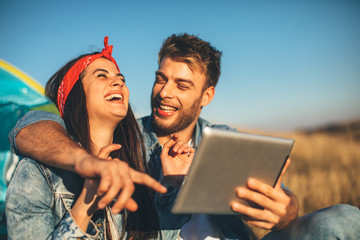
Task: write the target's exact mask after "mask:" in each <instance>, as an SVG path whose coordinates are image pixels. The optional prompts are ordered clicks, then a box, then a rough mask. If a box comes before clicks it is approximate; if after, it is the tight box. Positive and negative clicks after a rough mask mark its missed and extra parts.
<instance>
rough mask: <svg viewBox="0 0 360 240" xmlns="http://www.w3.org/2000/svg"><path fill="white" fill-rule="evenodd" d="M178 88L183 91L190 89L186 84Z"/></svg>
mask: <svg viewBox="0 0 360 240" xmlns="http://www.w3.org/2000/svg"><path fill="white" fill-rule="evenodd" d="M178 87H179V88H180V89H183V90H185V89H188V88H189V87H188V86H187V85H185V84H178Z"/></svg>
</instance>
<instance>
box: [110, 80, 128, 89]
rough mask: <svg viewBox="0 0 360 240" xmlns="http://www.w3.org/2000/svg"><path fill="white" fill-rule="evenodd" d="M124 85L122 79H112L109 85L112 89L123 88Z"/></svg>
mask: <svg viewBox="0 0 360 240" xmlns="http://www.w3.org/2000/svg"><path fill="white" fill-rule="evenodd" d="M124 84H125V83H124V81H123V80H122V79H119V78H116V79H113V80H112V81H111V83H110V85H111V86H112V87H117V86H120V87H122V86H124Z"/></svg>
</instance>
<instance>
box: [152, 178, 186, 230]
mask: <svg viewBox="0 0 360 240" xmlns="http://www.w3.org/2000/svg"><path fill="white" fill-rule="evenodd" d="M162 184H163V185H164V186H165V187H166V188H167V192H166V193H164V194H159V193H155V208H156V211H157V212H158V214H159V222H160V227H161V229H162V230H178V229H181V227H182V226H183V225H184V224H185V223H186V222H187V221H188V220H189V219H190V217H191V215H190V214H173V213H172V208H173V206H174V203H175V200H176V197H177V195H178V193H179V188H177V187H174V186H171V185H169V184H166V183H162Z"/></svg>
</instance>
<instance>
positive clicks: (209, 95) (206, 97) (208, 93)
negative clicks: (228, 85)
mask: <svg viewBox="0 0 360 240" xmlns="http://www.w3.org/2000/svg"><path fill="white" fill-rule="evenodd" d="M214 96H215V87H214V86H210V87H208V88H207V89H205V90H204V92H203V94H202V99H201V107H205V106H206V105H208V104H209V103H210V102H211V100H212V99H213V98H214Z"/></svg>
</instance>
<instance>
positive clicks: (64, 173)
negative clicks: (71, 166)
mask: <svg viewBox="0 0 360 240" xmlns="http://www.w3.org/2000/svg"><path fill="white" fill-rule="evenodd" d="M13 178H16V180H14V181H17V182H19V183H21V182H23V181H27V182H28V183H31V185H33V184H36V185H43V184H47V185H48V186H49V187H50V189H51V190H52V191H54V192H67V191H69V192H71V193H77V192H78V191H79V189H81V183H82V178H81V177H80V176H79V175H77V174H76V173H73V172H71V171H68V170H64V169H60V168H56V167H50V166H47V165H44V164H42V163H40V162H39V161H37V160H35V159H32V158H23V159H22V160H20V162H19V163H18V165H17V167H16V170H15V172H14V175H13Z"/></svg>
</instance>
